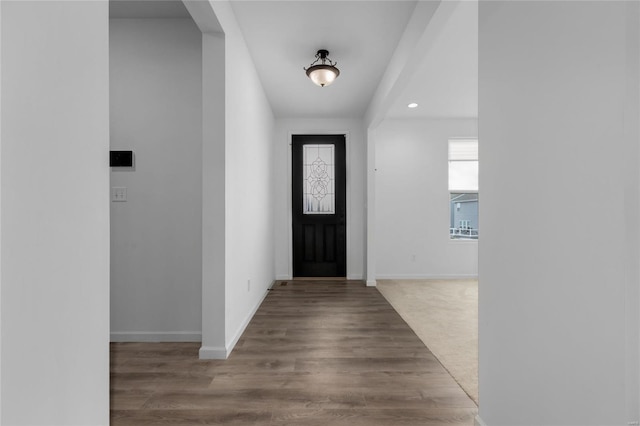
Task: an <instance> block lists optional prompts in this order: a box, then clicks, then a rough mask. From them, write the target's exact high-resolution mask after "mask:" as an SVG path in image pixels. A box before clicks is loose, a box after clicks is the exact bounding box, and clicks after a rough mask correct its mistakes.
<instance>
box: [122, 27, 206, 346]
mask: <svg viewBox="0 0 640 426" xmlns="http://www.w3.org/2000/svg"><path fill="white" fill-rule="evenodd" d="M201 49H202V35H201V33H200V31H199V29H198V28H197V27H196V25H195V23H194V22H193V21H192V20H191V19H112V20H110V59H111V61H110V72H111V74H110V79H111V86H110V94H111V103H110V104H111V149H113V150H133V151H134V152H135V169H134V170H133V171H130V170H126V171H122V170H121V169H117V168H114V169H112V173H111V186H112V187H126V188H127V197H128V199H127V202H112V203H111V337H112V340H114V341H127V340H133V341H139V340H159V341H180V340H189V341H200V339H201V335H200V333H201V298H202V293H201V292H202V284H201V283H202V50H201Z"/></svg>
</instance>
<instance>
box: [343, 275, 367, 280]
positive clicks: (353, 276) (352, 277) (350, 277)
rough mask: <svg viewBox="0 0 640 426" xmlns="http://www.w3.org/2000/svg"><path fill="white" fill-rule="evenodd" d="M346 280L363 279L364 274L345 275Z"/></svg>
mask: <svg viewBox="0 0 640 426" xmlns="http://www.w3.org/2000/svg"><path fill="white" fill-rule="evenodd" d="M347 279H348V280H363V279H364V276H363V275H362V274H351V275H347Z"/></svg>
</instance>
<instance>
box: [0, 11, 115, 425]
mask: <svg viewBox="0 0 640 426" xmlns="http://www.w3.org/2000/svg"><path fill="white" fill-rule="evenodd" d="M0 26H1V29H2V37H1V39H2V46H1V49H0V50H1V52H2V58H1V64H2V81H1V87H2V124H3V125H2V134H1V149H2V160H1V161H2V163H1V165H0V170H1V180H2V187H1V194H2V223H1V227H2V238H1V252H2V259H1V262H2V275H1V277H0V280H1V281H0V282H1V285H2V321H1V324H2V330H1V336H2V337H1V340H2V358H1V359H2V365H1V369H2V384H1V388H2V401H1V405H2V419H0V422H1V423H2V424H5V425H85V426H86V425H106V424H108V423H109V347H108V345H109V205H108V202H109V201H108V191H109V169H108V164H109V163H108V161H109V156H108V152H109V127H108V126H109V122H108V115H109V92H108V87H109V86H108V85H109V80H108V78H109V77H108V70H109V69H108V58H109V56H108V55H109V52H108V43H109V39H108V4H107V2H106V1H87V2H58V1H46V2H10V1H3V2H2V22H1V24H0Z"/></svg>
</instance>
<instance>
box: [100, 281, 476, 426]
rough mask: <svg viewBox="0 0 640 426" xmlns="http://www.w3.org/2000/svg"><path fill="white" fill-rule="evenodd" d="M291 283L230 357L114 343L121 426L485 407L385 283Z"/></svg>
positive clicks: (359, 421) (410, 417)
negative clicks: (420, 334)
mask: <svg viewBox="0 0 640 426" xmlns="http://www.w3.org/2000/svg"><path fill="white" fill-rule="evenodd" d="M282 284H283V283H282V282H278V283H276V285H275V286H274V288H273V289H272V290H271V291H270V292H269V294H268V296H267V298H266V299H265V301H264V302H263V304H262V306H261V307H260V308H259V309H258V311H257V313H256V315H255V316H254V318H253V320H252V321H251V323H250V324H249V326H248V327H247V329H246V331H245V332H244V334H243V336H242V338H241V339H240V341H239V342H238V344H237V346H236V348H235V349H234V351H233V353H232V354H231V356H230V357H229V359H227V360H199V359H198V349H199V347H200V344H197V343H114V344H112V345H111V424H112V425H140V426H142V425H238V426H239V425H243V426H244V425H272V426H285V425H295V426H307V425H309V426H310V425H313V426H316V425H317V426H320V425H322V426H327V425H336V426H342V425H350V426H378V425H380V426H382V425H384V426H391V425H393V426H396V425H397V426H409V425H416V426H417V425H420V426H426V425H431V426H445V425H447V426H463V425H464V426H472V425H473V418H474V416H475V414H476V412H477V407H476V405H475V404H474V403H473V401H471V399H469V397H468V396H467V395H466V394H465V393H464V391H463V390H462V389H461V388H460V387H459V386H458V385H457V383H456V382H455V381H454V380H453V378H452V377H451V376H450V375H449V374H448V373H447V371H446V370H445V369H444V368H443V367H442V365H440V363H439V362H438V361H437V359H436V358H435V357H434V356H433V355H432V354H431V352H429V350H428V349H427V348H426V347H425V346H424V344H423V343H422V342H421V341H420V340H419V339H418V338H417V337H416V335H415V334H414V333H413V331H412V330H411V329H410V328H409V327H408V326H407V325H406V323H405V322H404V321H403V320H402V319H401V318H400V316H399V315H398V314H397V313H396V312H395V311H394V310H393V308H392V307H391V305H389V303H387V301H386V300H385V299H384V298H383V297H382V296H381V295H380V293H379V292H378V291H377V290H376V289H375V288H368V287H366V286H365V285H364V284H363V283H362V282H354V281H343V282H340V281H297V280H296V281H288V282H286V284H285V285H282Z"/></svg>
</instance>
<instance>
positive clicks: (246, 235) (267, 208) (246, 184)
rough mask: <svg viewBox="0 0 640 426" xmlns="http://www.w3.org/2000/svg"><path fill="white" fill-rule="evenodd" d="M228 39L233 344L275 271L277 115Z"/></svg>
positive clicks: (240, 46) (234, 39) (243, 54)
mask: <svg viewBox="0 0 640 426" xmlns="http://www.w3.org/2000/svg"><path fill="white" fill-rule="evenodd" d="M225 38H226V45H225V61H226V67H225V72H226V86H225V92H226V120H225V131H226V223H227V226H226V235H225V238H226V253H225V256H226V294H225V297H226V342H227V348H228V349H231V348H232V347H233V345H235V342H236V341H237V339H238V338H239V337H240V334H241V333H242V331H243V330H244V327H246V325H247V324H248V322H249V320H250V319H251V317H252V316H253V313H254V311H255V309H257V307H258V306H259V304H260V302H261V301H262V299H263V298H264V296H265V295H266V292H267V289H268V288H269V287H270V286H271V284H272V283H273V279H274V275H275V274H274V255H273V238H274V232H273V212H274V205H275V204H274V198H273V173H274V158H273V126H274V119H273V114H272V112H271V107H270V106H269V103H268V101H267V98H266V96H265V94H264V91H263V89H262V85H261V83H260V80H259V79H258V75H257V73H256V70H255V67H254V65H253V61H252V60H251V57H250V56H249V51H248V50H247V47H246V45H245V43H244V40H243V39H242V38H241V37H239V36H237V35H235V34H228V33H226V35H225ZM249 281H250V284H249Z"/></svg>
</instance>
